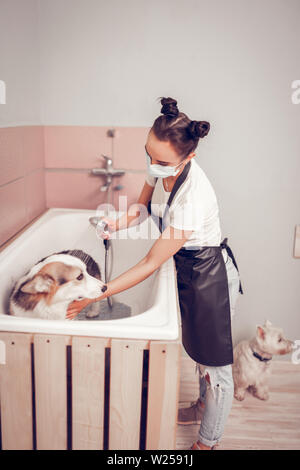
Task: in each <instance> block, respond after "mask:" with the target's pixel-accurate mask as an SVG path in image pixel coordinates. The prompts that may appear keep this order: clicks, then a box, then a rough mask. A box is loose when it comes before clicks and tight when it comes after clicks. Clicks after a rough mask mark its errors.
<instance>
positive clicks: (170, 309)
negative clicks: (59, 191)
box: [0, 208, 180, 340]
mask: <svg viewBox="0 0 300 470" xmlns="http://www.w3.org/2000/svg"><path fill="white" fill-rule="evenodd" d="M93 215H99V213H97V214H96V211H94V210H77V209H56V208H55V209H49V210H48V211H47V212H45V214H43V215H42V216H41V217H40V218H39V219H38V220H37V221H36V222H35V223H34V224H32V225H31V226H30V227H29V228H28V229H27V230H26V231H24V232H23V233H22V234H21V235H20V236H19V237H17V239H15V240H14V241H13V242H12V243H11V244H9V245H8V246H7V247H6V248H5V249H4V250H3V251H2V252H0V277H1V285H0V312H1V313H0V331H9V332H32V333H47V334H64V335H78V336H95V337H110V338H141V339H154V340H160V339H162V340H174V339H177V338H178V336H179V324H180V311H179V305H178V296H177V285H176V271H175V264H174V260H173V258H170V259H169V260H167V261H166V262H165V263H164V264H163V265H162V266H161V267H160V268H159V269H158V270H157V271H155V272H154V273H153V274H152V275H151V276H150V277H149V278H147V279H145V280H144V281H143V282H141V283H139V284H137V285H136V286H134V287H132V288H130V289H128V290H126V291H123V292H120V293H119V294H117V295H115V296H114V298H115V299H116V300H117V301H120V302H124V303H126V304H127V305H129V306H130V307H131V309H132V314H131V316H130V317H127V318H122V319H118V320H99V321H88V320H86V321H69V320H65V321H56V320H41V319H32V318H22V317H14V316H10V315H7V314H6V313H5V312H7V311H8V298H9V294H10V292H11V289H12V287H13V285H14V283H15V281H16V280H17V279H18V278H19V277H21V276H22V275H23V274H24V273H25V272H27V271H28V270H29V269H30V268H31V266H32V265H33V264H35V263H36V262H38V261H39V260H40V259H41V258H43V257H45V256H48V255H50V254H52V253H54V252H57V251H62V250H66V249H67V250H68V249H75V248H77V249H82V250H83V251H86V252H87V253H88V254H90V255H91V256H92V257H93V258H94V259H95V260H96V261H97V262H98V264H99V266H100V269H101V273H102V279H104V253H105V250H104V245H103V242H102V241H100V240H99V239H98V238H97V236H96V234H95V229H94V228H93V227H92V226H91V225H90V224H89V220H88V219H89V217H91V216H93ZM140 229H141V231H142V229H146V231H145V230H144V233H146V232H149V230H150V229H151V231H152V234H153V233H156V236H155V237H157V236H158V235H159V232H158V230H157V228H156V226H155V224H154V222H153V220H152V219H151V218H148V219H147V220H145V221H144V222H143V223H142V224H141V225H140ZM134 230H136V229H135V228H134V227H132V228H130V229H128V230H122V231H120V232H119V234H118V236H121V235H123V236H124V239H118V238H116V239H113V240H112V243H113V250H114V251H113V253H114V260H113V271H112V275H111V279H114V278H115V277H117V276H118V275H119V274H121V273H123V272H124V271H126V270H127V269H129V268H130V267H132V266H134V265H135V264H136V263H137V262H138V261H139V260H140V259H141V258H143V256H144V255H145V254H146V253H147V252H148V250H149V248H150V247H151V246H152V245H153V243H154V241H155V240H154V239H153V238H152V239H151V238H148V239H141V238H140V239H133V238H130V236H131V235H132V233H133V231H134Z"/></svg>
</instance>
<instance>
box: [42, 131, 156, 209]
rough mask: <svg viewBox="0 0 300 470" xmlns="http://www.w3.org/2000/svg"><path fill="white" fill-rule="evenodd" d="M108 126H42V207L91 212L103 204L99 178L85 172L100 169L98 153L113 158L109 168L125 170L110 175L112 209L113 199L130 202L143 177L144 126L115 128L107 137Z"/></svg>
mask: <svg viewBox="0 0 300 470" xmlns="http://www.w3.org/2000/svg"><path fill="white" fill-rule="evenodd" d="M108 130H109V127H84V126H45V128H44V132H45V166H46V200H47V207H72V208H80V209H96V208H97V206H98V205H99V204H101V203H103V202H106V193H102V192H101V191H100V186H102V185H103V184H104V183H105V178H104V177H101V176H94V175H91V174H90V170H91V169H92V168H97V167H103V166H105V163H104V160H103V159H102V158H100V155H101V154H104V155H107V156H113V165H114V168H121V169H124V170H125V171H126V173H125V175H124V176H121V177H116V178H114V180H113V184H112V187H115V186H116V185H122V186H123V189H121V190H120V191H113V204H114V206H115V208H116V210H119V209H122V208H120V205H119V196H127V204H128V206H129V205H130V204H132V203H133V202H136V201H137V199H138V196H139V194H140V192H141V190H142V187H143V184H144V181H145V176H146V160H145V150H144V145H145V143H146V139H147V135H148V132H149V128H127V127H117V128H115V131H116V132H115V137H114V138H113V139H112V138H109V137H108V136H107V131H108Z"/></svg>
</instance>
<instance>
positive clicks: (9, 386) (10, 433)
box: [0, 333, 33, 450]
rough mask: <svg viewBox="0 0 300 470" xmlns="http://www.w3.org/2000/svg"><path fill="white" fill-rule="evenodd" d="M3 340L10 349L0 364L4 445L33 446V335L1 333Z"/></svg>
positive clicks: (7, 349) (25, 447) (6, 347)
mask: <svg viewBox="0 0 300 470" xmlns="http://www.w3.org/2000/svg"><path fill="white" fill-rule="evenodd" d="M0 340H1V341H3V342H4V343H5V353H6V354H5V355H6V364H1V365H0V400H1V432H2V448H3V449H5V450H22V449H24V450H31V449H32V448H33V438H32V385H31V351H30V344H31V335H30V334H22V333H0Z"/></svg>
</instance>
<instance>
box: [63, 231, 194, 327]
mask: <svg viewBox="0 0 300 470" xmlns="http://www.w3.org/2000/svg"><path fill="white" fill-rule="evenodd" d="M192 232H193V231H192V230H189V231H188V230H179V229H175V228H174V227H171V226H168V227H167V228H166V229H165V230H164V231H163V233H162V234H161V236H160V237H159V238H158V239H157V240H156V241H155V243H154V244H153V246H152V248H151V249H150V251H149V252H148V253H147V255H146V256H145V257H144V258H143V259H141V261H139V262H138V263H137V264H136V265H135V266H133V267H132V268H130V269H128V271H125V272H124V273H122V274H121V275H120V276H118V277H116V278H115V279H113V280H111V281H109V282H108V283H107V284H106V286H107V290H106V291H105V292H104V293H103V294H102V295H101V296H100V297H97V298H96V299H84V301H79V302H78V301H74V302H72V303H71V304H70V305H69V307H68V312H67V316H66V318H68V319H72V318H74V317H75V316H76V315H77V314H78V313H79V312H80V311H81V310H82V308H84V307H85V306H86V305H87V304H88V303H92V302H98V301H99V300H102V299H105V298H106V297H109V296H111V295H114V294H118V293H119V292H122V291H123V290H126V289H129V288H130V287H133V286H135V285H136V284H138V283H139V282H142V281H143V280H144V279H146V278H147V277H149V276H150V275H151V274H152V273H153V272H154V271H155V270H156V269H158V268H159V266H161V265H162V264H163V263H164V262H165V261H166V260H167V259H168V258H170V257H171V256H173V255H174V254H175V253H177V251H178V250H180V248H181V247H182V245H183V244H184V243H185V242H186V241H187V240H188V239H189V237H190V236H191V234H192Z"/></svg>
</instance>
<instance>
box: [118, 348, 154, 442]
mask: <svg viewBox="0 0 300 470" xmlns="http://www.w3.org/2000/svg"><path fill="white" fill-rule="evenodd" d="M147 346H148V341H145V340H126V339H124V340H123V339H112V341H111V375H110V410H109V449H110V450H115V449H117V450H122V449H132V450H135V449H139V440H140V414H141V393H142V377H143V351H144V349H146V348H147Z"/></svg>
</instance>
